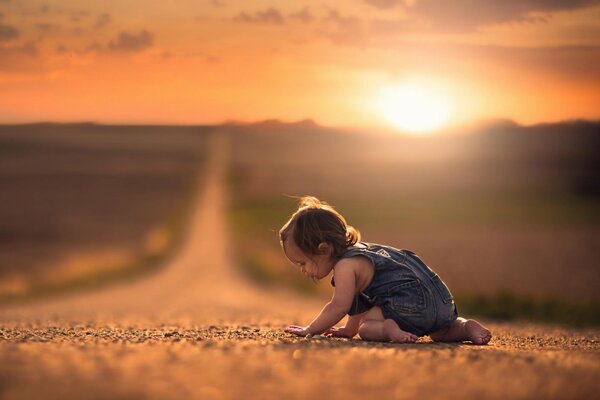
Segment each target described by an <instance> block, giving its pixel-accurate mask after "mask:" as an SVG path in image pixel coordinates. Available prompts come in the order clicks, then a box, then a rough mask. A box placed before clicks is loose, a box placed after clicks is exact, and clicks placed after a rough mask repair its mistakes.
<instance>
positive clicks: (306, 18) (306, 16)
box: [290, 7, 315, 24]
mask: <svg viewBox="0 0 600 400" xmlns="http://www.w3.org/2000/svg"><path fill="white" fill-rule="evenodd" d="M290 18H291V19H295V20H298V21H300V22H304V23H305V24H307V23H309V22H312V21H313V20H314V19H315V18H314V16H313V15H312V13H311V12H310V10H309V8H308V7H304V8H303V9H302V10H300V11H298V12H295V13H293V14H290Z"/></svg>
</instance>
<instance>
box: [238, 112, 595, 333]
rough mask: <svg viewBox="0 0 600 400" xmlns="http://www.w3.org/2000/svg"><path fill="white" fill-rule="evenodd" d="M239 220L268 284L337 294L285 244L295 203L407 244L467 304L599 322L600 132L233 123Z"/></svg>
mask: <svg viewBox="0 0 600 400" xmlns="http://www.w3.org/2000/svg"><path fill="white" fill-rule="evenodd" d="M231 130H232V135H233V137H234V143H235V145H234V146H233V148H234V152H233V155H232V166H231V171H230V182H231V185H232V193H233V195H232V199H233V207H232V214H231V222H232V226H233V228H234V230H235V234H236V238H237V240H238V242H239V243H240V246H239V258H240V259H241V260H242V261H243V265H244V266H245V268H246V270H247V272H248V274H249V275H251V276H253V277H255V278H256V279H258V280H260V281H262V282H263V283H265V284H267V285H268V284H275V285H277V284H280V283H281V282H285V283H286V284H288V285H290V286H293V287H295V288H297V289H299V291H301V292H305V293H317V294H321V295H323V296H324V297H325V296H328V295H329V293H330V291H331V290H330V288H328V287H327V286H328V282H323V284H321V285H318V286H315V285H313V283H312V282H307V281H305V280H303V278H302V277H301V276H300V274H299V273H298V272H297V271H294V270H293V267H292V266H291V264H288V263H287V262H286V260H285V258H284V257H283V255H282V253H281V250H280V249H279V243H278V237H277V231H278V229H279V227H280V226H281V225H282V224H283V223H284V222H285V220H286V219H287V217H288V216H289V215H290V214H291V213H292V212H293V210H294V207H295V205H296V200H295V199H294V198H290V197H289V196H290V195H293V196H300V195H314V196H317V197H319V198H321V199H322V200H325V201H327V202H329V203H331V204H333V205H334V206H336V208H337V209H338V210H339V211H340V212H341V213H342V215H344V216H345V217H346V220H347V221H348V222H349V224H351V225H353V226H355V227H357V228H358V229H359V230H360V231H361V232H362V234H363V239H364V240H366V241H370V242H376V243H385V244H390V245H393V246H395V247H399V248H408V249H411V250H413V251H415V252H416V253H417V254H419V255H420V256H421V257H422V258H423V259H424V260H425V261H426V262H427V263H428V264H429V265H430V266H432V267H433V268H434V269H435V270H436V271H437V272H438V273H439V274H440V276H442V278H443V279H444V280H445V281H446V282H447V284H448V285H449V287H450V288H451V289H452V291H453V293H454V294H455V297H456V298H457V303H458V306H459V310H462V311H468V312H471V313H476V314H483V315H488V316H490V317H498V318H526V319H529V318H533V319H539V320H548V321H551V322H563V323H577V324H584V325H585V324H598V323H600V315H599V314H600V303H599V301H600V297H599V295H598V288H599V287H600V274H599V273H598V272H599V270H598V268H599V264H598V256H599V255H600V254H599V251H598V249H599V248H600V163H599V161H598V158H597V154H596V149H597V148H599V145H600V126H599V125H598V124H597V123H596V124H593V123H584V122H581V123H579V122H574V123H566V124H562V125H548V126H543V125H542V126H535V127H530V128H522V127H518V126H515V125H511V124H500V125H491V126H488V127H482V128H479V130H478V131H474V132H467V133H462V134H454V135H446V136H443V137H410V136H399V135H397V136H393V135H383V134H381V135H377V134H370V135H366V134H363V133H361V132H344V131H339V130H333V129H325V128H322V127H318V126H316V125H314V124H312V123H311V122H310V121H304V122H301V123H298V124H295V125H285V124H279V123H277V122H276V121H270V122H265V123H262V124H256V125H253V126H249V127H232V128H231Z"/></svg>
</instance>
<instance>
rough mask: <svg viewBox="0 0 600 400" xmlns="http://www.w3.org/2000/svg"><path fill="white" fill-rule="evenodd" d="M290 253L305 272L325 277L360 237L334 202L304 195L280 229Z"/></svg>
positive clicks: (282, 241)
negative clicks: (335, 206) (338, 210)
mask: <svg viewBox="0 0 600 400" xmlns="http://www.w3.org/2000/svg"><path fill="white" fill-rule="evenodd" d="M279 240H280V242H281V246H282V247H283V251H284V252H285V254H286V256H287V257H288V258H289V259H290V261H292V262H293V263H294V264H297V265H299V266H300V268H301V269H302V272H303V273H304V274H305V275H308V276H310V277H311V278H316V279H321V278H324V277H325V276H327V275H328V274H329V272H331V269H332V268H333V266H334V265H335V262H336V261H337V259H338V258H340V257H341V255H342V254H343V253H344V251H345V250H346V249H347V248H348V247H350V246H352V245H354V244H355V243H356V242H358V241H359V240H360V233H359V232H358V230H356V229H354V228H353V227H352V226H349V225H348V224H346V220H345V219H344V217H342V216H341V215H340V213H338V212H337V211H336V210H335V209H334V208H333V207H332V206H330V205H329V204H327V203H325V202H322V201H320V200H319V199H317V198H315V197H311V196H305V197H302V198H300V205H299V207H298V210H297V211H296V212H295V213H294V214H293V215H292V216H291V217H290V219H289V220H288V221H287V222H286V223H285V225H283V227H282V228H281V229H280V230H279Z"/></svg>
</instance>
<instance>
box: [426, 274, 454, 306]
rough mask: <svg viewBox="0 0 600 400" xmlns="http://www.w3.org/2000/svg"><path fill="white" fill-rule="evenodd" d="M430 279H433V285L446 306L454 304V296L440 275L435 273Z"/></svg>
mask: <svg viewBox="0 0 600 400" xmlns="http://www.w3.org/2000/svg"><path fill="white" fill-rule="evenodd" d="M429 279H431V283H432V284H433V286H434V287H435V290H437V292H438V294H439V295H440V299H442V301H443V302H444V304H450V303H452V301H453V298H452V294H451V293H450V290H448V286H446V284H445V283H444V281H442V279H441V278H440V277H439V276H438V274H435V273H434V274H433V275H431V276H430V277H429Z"/></svg>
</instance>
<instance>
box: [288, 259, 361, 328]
mask: <svg viewBox="0 0 600 400" xmlns="http://www.w3.org/2000/svg"><path fill="white" fill-rule="evenodd" d="M349 260H350V259H343V260H340V261H339V262H338V263H337V264H336V266H335V269H334V270H333V278H334V279H335V291H334V293H333V297H332V299H331V301H330V302H329V303H327V304H326V305H325V307H323V309H322V310H321V312H320V313H319V315H318V316H317V317H316V318H315V319H314V320H313V321H312V322H311V323H310V325H308V326H307V327H306V328H301V329H297V328H299V327H289V328H288V329H286V331H287V332H290V333H295V334H296V335H300V336H306V335H308V334H311V335H316V334H320V333H323V332H325V331H327V330H328V329H329V328H331V327H332V326H334V325H335V324H336V323H338V322H339V321H340V320H341V319H342V318H344V316H345V315H346V314H347V313H348V310H350V307H351V306H352V300H353V299H354V292H355V289H356V276H355V272H354V266H353V263H352V262H349ZM290 328H292V329H290Z"/></svg>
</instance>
